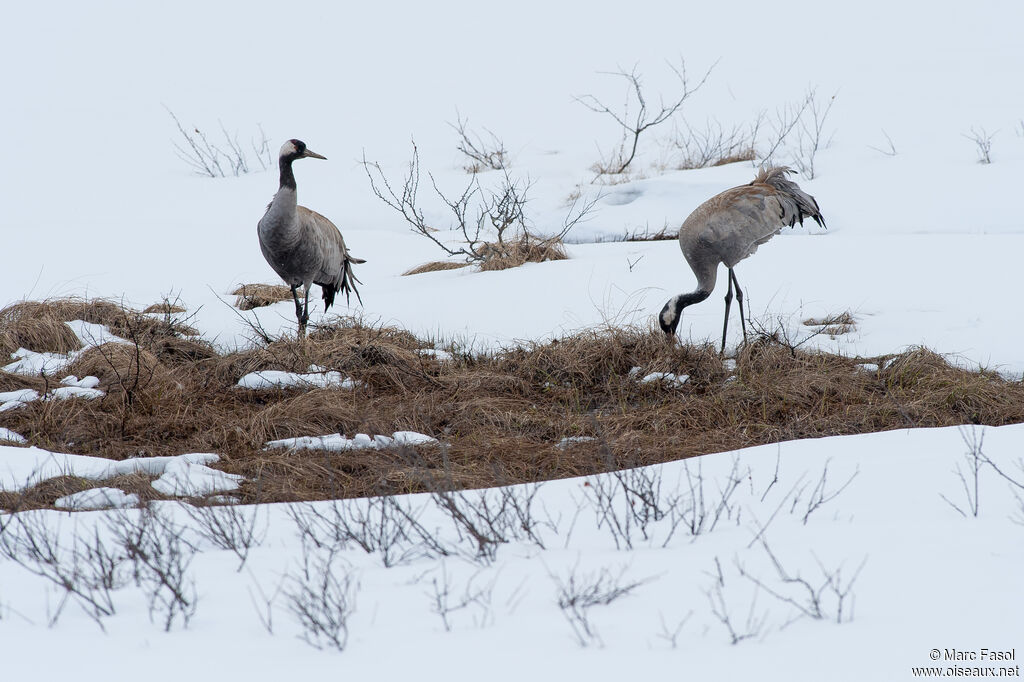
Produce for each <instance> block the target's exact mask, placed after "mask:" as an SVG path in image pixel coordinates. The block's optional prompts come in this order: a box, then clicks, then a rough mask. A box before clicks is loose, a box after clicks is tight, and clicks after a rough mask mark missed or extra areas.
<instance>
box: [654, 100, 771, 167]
mask: <svg viewBox="0 0 1024 682" xmlns="http://www.w3.org/2000/svg"><path fill="white" fill-rule="evenodd" d="M764 118H765V115H764V113H763V112H762V113H760V114H758V116H757V118H756V119H755V120H754V122H753V123H751V124H749V125H748V126H738V125H734V126H732V127H731V128H725V127H724V126H723V125H722V123H721V122H720V121H718V120H709V121H707V122H706V123H705V124H704V128H702V129H701V128H695V127H693V126H691V125H690V124H689V123H687V122H686V121H685V120H684V121H683V126H682V128H681V129H679V128H677V129H676V131H675V134H674V135H673V136H672V138H671V141H670V144H671V145H672V147H673V148H674V149H675V150H676V152H677V153H678V157H679V158H678V160H677V161H676V162H675V164H674V165H675V166H676V168H678V169H680V170H691V169H694V168H708V167H710V166H723V165H725V164H727V163H735V162H737V161H753V160H754V159H755V158H756V156H757V150H756V149H755V147H754V145H755V143H756V142H757V135H758V132H759V131H760V129H761V125H762V124H763V123H764Z"/></svg>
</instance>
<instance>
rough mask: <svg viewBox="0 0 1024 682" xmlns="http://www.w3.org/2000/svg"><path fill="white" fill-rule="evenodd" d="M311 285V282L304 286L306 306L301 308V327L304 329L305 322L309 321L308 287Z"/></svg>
mask: <svg viewBox="0 0 1024 682" xmlns="http://www.w3.org/2000/svg"><path fill="white" fill-rule="evenodd" d="M311 286H312V285H311V284H307V285H306V287H305V288H306V306H305V308H304V309H303V310H302V327H303V329H305V327H306V323H307V322H309V287H311Z"/></svg>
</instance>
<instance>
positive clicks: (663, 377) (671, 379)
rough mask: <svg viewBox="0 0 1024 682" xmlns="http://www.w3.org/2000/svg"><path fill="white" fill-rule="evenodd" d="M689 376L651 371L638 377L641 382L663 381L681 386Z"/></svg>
mask: <svg viewBox="0 0 1024 682" xmlns="http://www.w3.org/2000/svg"><path fill="white" fill-rule="evenodd" d="M689 378H690V375H689V374H673V373H672V372H651V373H650V374H647V375H645V376H644V377H643V378H642V379H640V383H641V384H650V383H655V382H657V383H663V384H668V385H670V386H682V385H683V384H685V383H686V380H687V379H689Z"/></svg>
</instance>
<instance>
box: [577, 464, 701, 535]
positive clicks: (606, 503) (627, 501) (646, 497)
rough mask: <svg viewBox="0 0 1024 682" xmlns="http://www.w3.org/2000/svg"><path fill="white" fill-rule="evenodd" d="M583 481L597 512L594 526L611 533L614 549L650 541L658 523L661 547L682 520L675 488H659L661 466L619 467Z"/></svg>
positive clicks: (679, 501)
mask: <svg viewBox="0 0 1024 682" xmlns="http://www.w3.org/2000/svg"><path fill="white" fill-rule="evenodd" d="M587 483H588V484H589V485H588V486H587V487H586V488H585V490H586V491H587V496H588V498H589V499H590V502H591V504H592V506H593V508H594V511H595V513H596V515H597V527H598V528H604V529H606V530H607V531H608V532H609V533H610V534H611V536H612V539H613V540H614V542H615V547H616V549H633V544H634V541H635V540H637V539H641V540H643V541H644V542H650V541H652V540H653V539H654V533H655V527H656V526H659V525H665V526H666V528H665V531H664V537H663V538H662V539H661V546H662V547H664V546H666V545H667V544H668V543H669V541H670V540H671V539H672V536H673V535H674V534H675V532H676V529H677V528H678V527H679V525H680V524H681V523H683V515H682V509H681V507H682V505H683V504H685V503H684V502H683V501H682V499H681V495H680V494H679V492H678V490H672V491H664V490H663V487H662V469H661V467H638V468H633V469H621V470H619V471H613V472H612V473H609V474H602V475H600V476H595V477H593V478H592V479H590V480H589V481H587ZM661 522H664V524H661ZM636 535H639V537H638V538H637V537H636Z"/></svg>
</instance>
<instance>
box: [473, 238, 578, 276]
mask: <svg viewBox="0 0 1024 682" xmlns="http://www.w3.org/2000/svg"><path fill="white" fill-rule="evenodd" d="M477 251H478V252H479V253H480V254H481V255H482V256H483V257H484V259H483V262H482V263H480V270H481V271H488V270H507V269H508V268H516V267H519V266H520V265H522V264H524V263H543V262H544V261H549V260H565V259H567V258H568V257H569V255H568V254H567V253H566V252H565V244H564V243H562V240H561V239H560V238H554V239H539V238H537V237H534V236H533V235H530V234H523V235H522V237H520V238H519V239H516V240H513V241H507V242H500V243H499V242H488V243H487V244H484V245H483V246H481V247H479V248H478V249H477Z"/></svg>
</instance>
